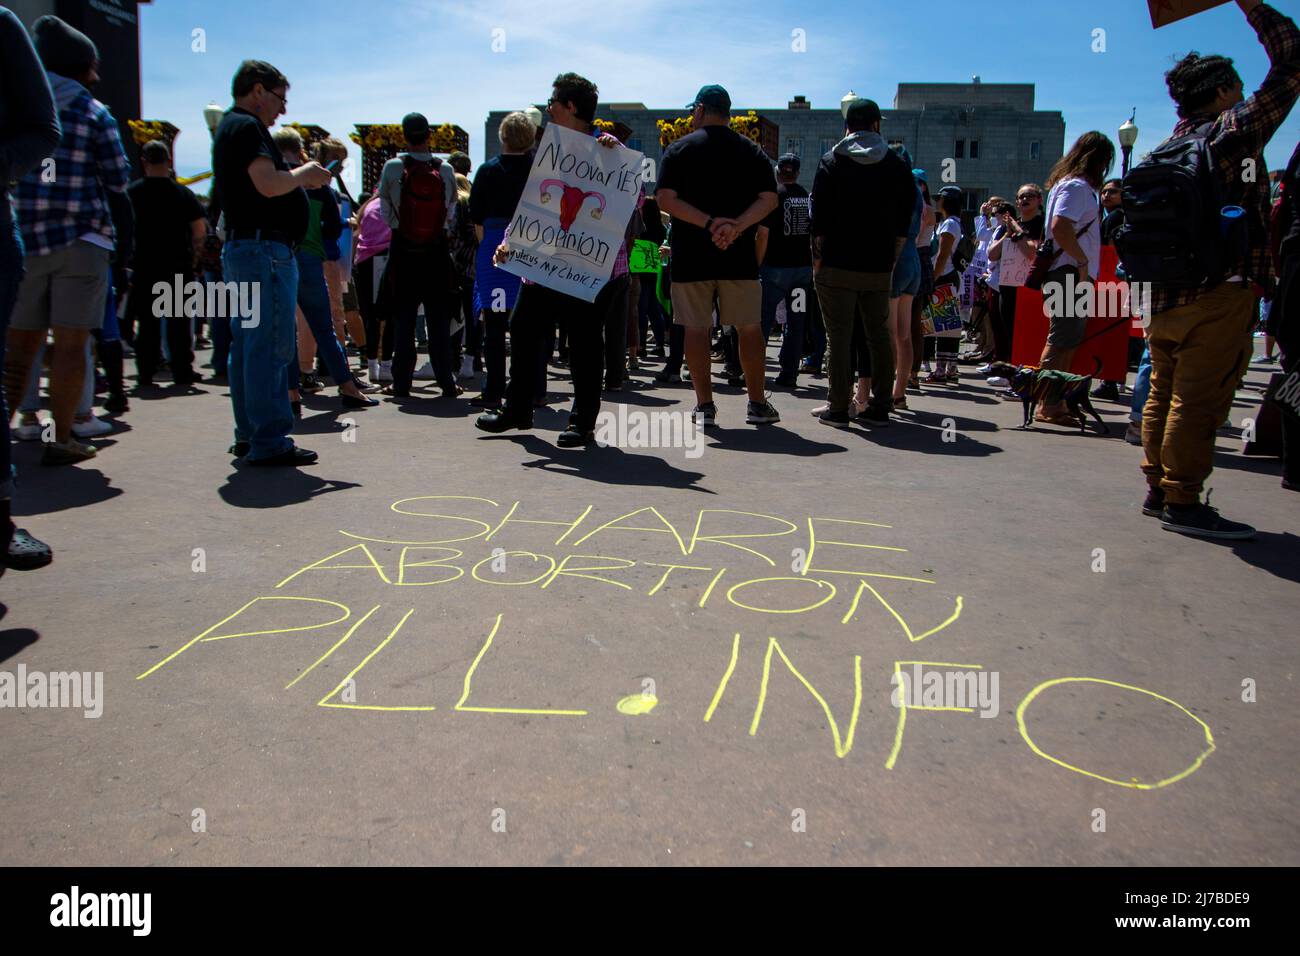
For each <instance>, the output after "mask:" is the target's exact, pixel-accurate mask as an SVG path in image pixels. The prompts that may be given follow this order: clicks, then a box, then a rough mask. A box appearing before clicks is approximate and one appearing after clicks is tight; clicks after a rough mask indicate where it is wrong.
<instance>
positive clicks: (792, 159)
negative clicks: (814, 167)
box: [776, 153, 799, 169]
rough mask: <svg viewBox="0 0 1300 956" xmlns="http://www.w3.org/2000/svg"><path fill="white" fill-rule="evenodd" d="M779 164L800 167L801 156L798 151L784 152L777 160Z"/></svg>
mask: <svg viewBox="0 0 1300 956" xmlns="http://www.w3.org/2000/svg"><path fill="white" fill-rule="evenodd" d="M776 164H777V165H778V166H793V167H794V168H795V169H798V168H799V156H798V154H796V153H782V154H781V155H780V156H779V157H778V158H777V161H776Z"/></svg>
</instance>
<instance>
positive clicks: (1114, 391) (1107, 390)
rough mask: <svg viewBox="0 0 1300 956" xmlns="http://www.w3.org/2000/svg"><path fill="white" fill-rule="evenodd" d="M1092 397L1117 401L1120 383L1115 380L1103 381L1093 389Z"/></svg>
mask: <svg viewBox="0 0 1300 956" xmlns="http://www.w3.org/2000/svg"><path fill="white" fill-rule="evenodd" d="M1092 397H1093V398H1104V399H1106V400H1108V401H1112V402H1117V401H1119V385H1117V384H1116V383H1115V382H1102V383H1101V384H1100V385H1098V386H1097V387H1096V388H1094V389H1093V390H1092Z"/></svg>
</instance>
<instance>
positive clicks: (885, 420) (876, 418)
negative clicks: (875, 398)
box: [853, 405, 889, 428]
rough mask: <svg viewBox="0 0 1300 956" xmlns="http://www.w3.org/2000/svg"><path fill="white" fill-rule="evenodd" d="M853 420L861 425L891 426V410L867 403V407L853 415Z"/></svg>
mask: <svg viewBox="0 0 1300 956" xmlns="http://www.w3.org/2000/svg"><path fill="white" fill-rule="evenodd" d="M853 420H854V421H855V422H857V423H858V424H859V425H874V426H875V427H877V428H887V427H888V426H889V412H887V411H885V410H884V409H881V408H879V407H877V406H875V405H867V407H866V408H864V409H863V410H862V411H860V412H858V413H857V414H856V415H854V416H853Z"/></svg>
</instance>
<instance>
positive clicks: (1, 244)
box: [0, 219, 23, 532]
mask: <svg viewBox="0 0 1300 956" xmlns="http://www.w3.org/2000/svg"><path fill="white" fill-rule="evenodd" d="M22 281H23V238H22V236H21V235H20V234H19V232H18V223H17V222H16V221H15V220H13V219H10V220H9V221H8V222H5V223H3V224H0V369H3V368H4V364H5V341H6V340H7V339H8V338H9V317H10V316H11V315H13V311H14V303H15V302H17V301H18V285H19V283H21V282H22ZM13 474H14V467H13V461H12V460H11V457H10V448H9V406H8V405H6V404H5V396H4V389H0V499H8V498H12V497H13V494H14V478H13ZM2 531H3V529H0V532H2Z"/></svg>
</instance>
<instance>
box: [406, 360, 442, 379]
mask: <svg viewBox="0 0 1300 956" xmlns="http://www.w3.org/2000/svg"><path fill="white" fill-rule="evenodd" d="M436 377H437V376H435V375H434V374H433V364H432V363H431V362H428V361H426V362H425V363H424V364H423V365H421V366H420V367H419V368H417V369H416V370H415V374H414V375H412V376H411V378H413V379H415V380H416V381H417V382H431V381H433V380H434V378H436Z"/></svg>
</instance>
